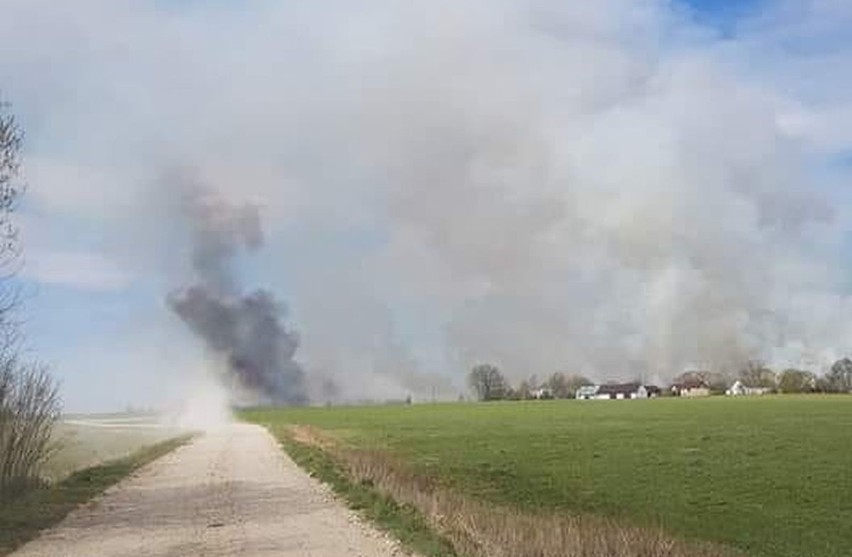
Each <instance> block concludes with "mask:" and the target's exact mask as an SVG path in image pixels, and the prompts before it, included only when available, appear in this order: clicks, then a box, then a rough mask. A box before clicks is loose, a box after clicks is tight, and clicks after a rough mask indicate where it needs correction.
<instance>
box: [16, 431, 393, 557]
mask: <svg viewBox="0 0 852 557" xmlns="http://www.w3.org/2000/svg"><path fill="white" fill-rule="evenodd" d="M398 553H399V551H398V550H397V549H396V548H395V546H394V544H393V543H391V542H390V541H388V540H387V539H386V538H385V537H384V536H383V535H381V534H379V533H378V532H376V531H375V530H373V529H372V528H370V527H368V526H366V525H365V524H363V523H361V522H360V521H359V520H357V519H356V518H355V517H354V515H353V514H352V513H351V512H350V511H348V510H347V509H345V508H344V507H343V506H342V505H341V504H340V503H339V502H337V501H335V500H333V498H332V497H331V496H330V495H329V494H328V492H327V491H326V490H325V489H324V488H323V487H322V486H320V485H318V484H317V483H316V482H315V481H314V480H313V479H311V478H309V477H308V476H307V475H306V474H305V473H304V472H302V471H301V470H300V469H299V468H297V467H296V465H295V464H294V463H293V462H292V461H291V460H290V459H289V458H288V457H287V456H286V455H285V454H284V453H282V452H281V450H280V449H279V448H278V445H277V443H276V442H275V440H274V439H273V438H272V436H271V435H270V434H269V433H268V432H267V431H266V430H264V429H263V428H261V427H259V426H256V425H248V424H234V425H231V426H228V427H226V428H225V429H223V430H221V431H218V432H215V433H208V434H206V435H205V436H203V437H200V438H198V439H196V440H195V441H194V442H192V443H191V444H189V445H186V446H184V447H181V448H180V449H178V450H176V451H175V452H173V453H171V454H169V455H167V456H165V457H163V458H162V459H160V460H158V461H156V462H154V463H152V464H151V465H149V466H146V467H145V468H143V469H142V470H140V471H139V472H137V473H136V474H134V475H133V476H132V477H130V478H127V479H126V480H124V481H123V482H121V483H120V484H118V485H116V486H114V487H113V488H111V489H109V490H107V492H106V493H105V494H104V495H102V496H101V497H99V498H97V499H96V500H94V501H92V502H91V503H89V504H88V505H86V506H84V507H82V508H79V509H77V510H76V511H74V512H73V513H71V514H70V515H69V516H68V517H67V518H66V520H65V521H64V522H62V523H61V524H60V525H59V526H58V527H56V528H54V529H52V530H50V531H48V532H45V533H44V534H43V535H42V537H41V538H39V539H37V540H35V541H33V542H31V543H29V544H27V545H26V546H24V547H23V548H22V549H21V550H20V551H18V552H17V553H15V554H14V556H15V557H60V556H61V557H95V556H97V557H119V556H121V557H124V556H127V557H131V556H132V557H141V556H155V555H156V556H180V557H183V556H194V555H198V556H219V555H240V556H243V555H244V556H249V557H252V556H264V557H265V556H273V555H274V556H282V557H295V556H306V557H307V556H310V557H326V556H327V557H343V556H349V555H353V556H354V555H360V556H365V557H385V556H391V555H397V554H398Z"/></svg>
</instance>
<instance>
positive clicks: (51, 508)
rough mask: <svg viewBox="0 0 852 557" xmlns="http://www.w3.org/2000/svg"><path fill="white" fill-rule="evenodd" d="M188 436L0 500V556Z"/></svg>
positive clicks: (174, 447) (173, 447)
mask: <svg viewBox="0 0 852 557" xmlns="http://www.w3.org/2000/svg"><path fill="white" fill-rule="evenodd" d="M191 437H192V436H191V435H185V436H181V437H176V438H174V439H169V440H168V441H163V442H161V443H157V444H155V445H150V446H148V447H144V448H142V449H139V450H138V451H136V452H134V453H133V454H131V455H129V456H126V457H124V458H120V459H117V460H113V461H110V462H106V463H104V464H100V465H98V466H92V467H91V468H85V469H83V470H79V471H77V472H74V473H73V474H71V475H70V476H68V477H67V478H66V479H64V480H62V481H61V482H58V483H56V484H53V485H48V486H45V487H42V488H37V489H34V490H32V491H30V492H28V493H26V494H24V495H21V496H20V497H17V498H15V499H12V500H9V501H0V555H8V554H9V553H11V552H12V551H14V550H15V549H17V548H18V547H20V546H21V545H23V544H24V543H26V542H27V541H29V540H31V539H33V538H35V537H36V535H37V534H38V533H39V532H40V531H42V530H44V529H45V528H49V527H51V526H53V525H54V524H56V523H58V522H59V521H61V520H62V519H63V518H65V516H66V515H67V514H68V513H69V512H71V511H72V510H73V509H74V508H76V507H77V506H79V505H80V504H82V503H85V502H86V501H88V500H90V499H91V498H92V497H94V496H95V495H98V494H99V493H101V492H102V491H104V490H105V489H107V488H108V487H110V486H112V485H113V484H116V483H118V481H119V480H121V479H122V478H124V477H125V476H127V475H128V474H130V473H132V472H133V471H135V470H137V469H139V468H141V467H142V466H144V465H146V464H148V463H149V462H152V461H154V460H156V459H158V458H160V457H161V456H163V455H165V454H167V453H169V452H171V451H173V450H174V449H176V448H177V447H179V446H181V445H183V444H185V443H186V442H187V441H189V439H191Z"/></svg>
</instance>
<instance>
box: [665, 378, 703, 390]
mask: <svg viewBox="0 0 852 557" xmlns="http://www.w3.org/2000/svg"><path fill="white" fill-rule="evenodd" d="M672 388H673V389H678V390H680V389H708V388H710V385H708V384H707V382H706V381H702V380H701V379H687V380H686V381H683V382H680V383H672Z"/></svg>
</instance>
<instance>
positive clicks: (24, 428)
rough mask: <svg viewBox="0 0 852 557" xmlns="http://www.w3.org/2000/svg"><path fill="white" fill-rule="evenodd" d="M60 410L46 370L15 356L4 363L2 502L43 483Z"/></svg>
mask: <svg viewBox="0 0 852 557" xmlns="http://www.w3.org/2000/svg"><path fill="white" fill-rule="evenodd" d="M60 408H61V405H60V400H59V393H58V385H57V383H56V382H55V381H54V379H53V378H52V377H51V376H50V374H49V373H48V370H47V368H46V367H44V366H41V365H38V364H22V363H20V362H19V361H18V360H17V358H14V357H8V358H5V359H4V360H3V361H2V363H0V499H6V498H8V497H11V496H14V495H16V494H18V493H21V492H22V491H24V490H26V489H27V488H29V487H32V486H34V485H37V484H38V483H40V481H41V480H40V478H39V472H40V470H41V466H42V465H43V464H44V461H45V460H46V459H47V457H48V456H49V455H50V451H51V448H52V442H51V434H52V431H53V426H54V424H55V423H56V420H57V419H58V418H59V412H60Z"/></svg>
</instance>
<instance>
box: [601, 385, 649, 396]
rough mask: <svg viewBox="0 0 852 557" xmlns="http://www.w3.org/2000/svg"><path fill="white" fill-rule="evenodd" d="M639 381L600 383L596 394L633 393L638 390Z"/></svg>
mask: <svg viewBox="0 0 852 557" xmlns="http://www.w3.org/2000/svg"><path fill="white" fill-rule="evenodd" d="M639 387H640V384H639V383H617V384H611V385H601V388H600V389H598V394H602V395H614V394H619V393H622V394H630V393H635V392H636V391H637V390H639Z"/></svg>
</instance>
